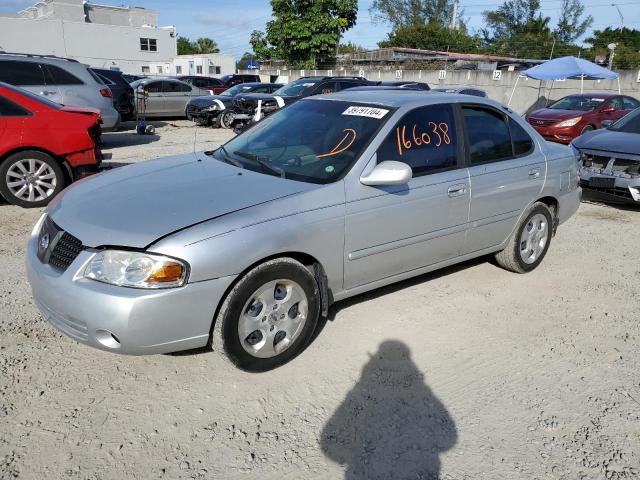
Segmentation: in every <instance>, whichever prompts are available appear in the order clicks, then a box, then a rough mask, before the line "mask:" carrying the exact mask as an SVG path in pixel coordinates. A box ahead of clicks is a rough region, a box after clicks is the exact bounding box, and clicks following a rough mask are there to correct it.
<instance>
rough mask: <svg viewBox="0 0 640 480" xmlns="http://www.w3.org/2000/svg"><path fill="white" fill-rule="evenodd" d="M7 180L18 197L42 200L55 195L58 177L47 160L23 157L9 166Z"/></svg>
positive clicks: (13, 193)
mask: <svg viewBox="0 0 640 480" xmlns="http://www.w3.org/2000/svg"><path fill="white" fill-rule="evenodd" d="M5 181H6V185H7V188H8V189H9V191H10V192H11V194H12V195H14V196H15V197H16V198H18V199H20V200H23V201H26V202H40V201H42V200H46V199H47V198H49V197H50V196H51V195H53V193H54V192H55V190H56V185H57V182H58V179H57V178H56V173H55V171H54V170H53V168H51V166H50V165H49V164H48V163H47V162H44V161H42V160H40V159H37V158H23V159H20V160H17V161H16V162H14V163H13V164H12V165H10V166H9V168H8V170H7V174H6V178H5Z"/></svg>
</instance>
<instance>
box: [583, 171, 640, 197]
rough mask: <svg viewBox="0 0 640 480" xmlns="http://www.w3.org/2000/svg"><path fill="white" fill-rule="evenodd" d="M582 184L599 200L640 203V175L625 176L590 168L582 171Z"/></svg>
mask: <svg viewBox="0 0 640 480" xmlns="http://www.w3.org/2000/svg"><path fill="white" fill-rule="evenodd" d="M580 186H581V187H582V188H583V189H584V190H585V192H588V193H589V195H590V196H591V197H592V198H594V199H597V200H602V201H604V202H611V203H626V204H633V205H638V204H640V177H635V178H624V177H617V176H615V175H605V174H599V173H595V172H592V171H591V170H589V169H588V168H582V169H581V171H580Z"/></svg>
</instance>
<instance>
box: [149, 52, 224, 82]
mask: <svg viewBox="0 0 640 480" xmlns="http://www.w3.org/2000/svg"><path fill="white" fill-rule="evenodd" d="M235 71H236V60H235V58H233V56H232V55H228V54H226V53H205V54H201V55H177V56H176V57H175V58H173V60H172V61H170V62H157V63H152V64H151V71H150V72H149V73H151V74H155V75H203V76H205V77H210V76H219V75H227V74H232V73H235Z"/></svg>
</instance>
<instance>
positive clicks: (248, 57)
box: [236, 52, 256, 70]
mask: <svg viewBox="0 0 640 480" xmlns="http://www.w3.org/2000/svg"><path fill="white" fill-rule="evenodd" d="M255 58H256V55H255V54H254V53H251V52H244V53H243V54H242V57H241V58H240V60H238V61H237V62H236V69H238V70H246V69H247V67H248V66H249V64H250V63H252V62H253V61H254V60H255Z"/></svg>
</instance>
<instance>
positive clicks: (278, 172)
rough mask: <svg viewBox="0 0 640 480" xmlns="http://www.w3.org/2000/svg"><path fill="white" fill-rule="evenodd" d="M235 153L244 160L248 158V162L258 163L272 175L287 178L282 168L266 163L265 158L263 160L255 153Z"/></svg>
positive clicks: (239, 151)
mask: <svg viewBox="0 0 640 480" xmlns="http://www.w3.org/2000/svg"><path fill="white" fill-rule="evenodd" d="M233 153H235V154H236V155H238V156H240V157H242V158H246V159H247V160H252V161H254V162H256V163H257V164H258V165H260V166H261V167H262V168H263V169H264V170H268V171H270V172H271V173H274V174H276V175H279V176H280V178H287V176H286V173H285V171H284V170H282V169H281V168H278V167H274V166H273V165H271V164H269V162H267V161H265V160H264V159H263V158H261V157H260V156H259V155H256V154H255V153H251V152H243V151H241V150H238V151H236V152H233Z"/></svg>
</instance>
